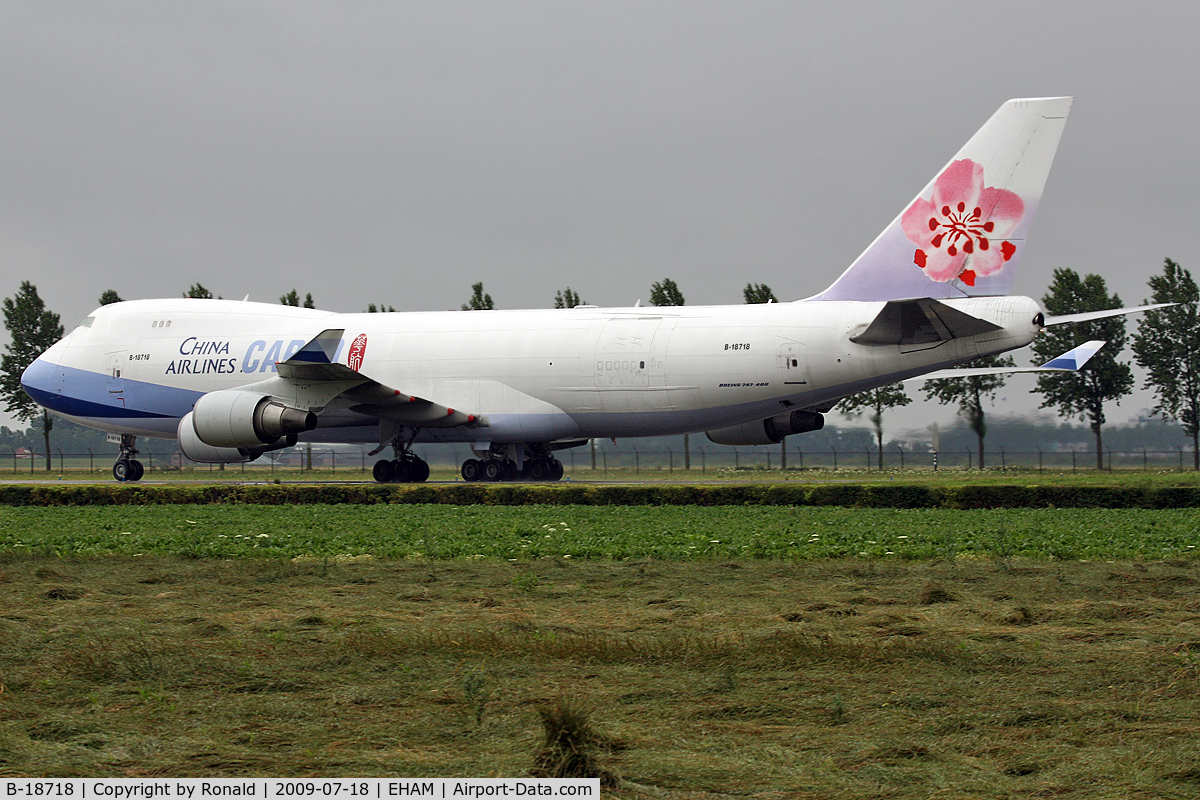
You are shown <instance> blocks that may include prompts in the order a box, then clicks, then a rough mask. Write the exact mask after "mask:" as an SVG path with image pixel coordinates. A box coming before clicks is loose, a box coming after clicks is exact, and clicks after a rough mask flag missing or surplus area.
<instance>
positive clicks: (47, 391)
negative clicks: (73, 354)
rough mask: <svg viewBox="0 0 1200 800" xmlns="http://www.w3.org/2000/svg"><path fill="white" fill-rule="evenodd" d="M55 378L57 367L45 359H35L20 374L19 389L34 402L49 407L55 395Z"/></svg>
mask: <svg viewBox="0 0 1200 800" xmlns="http://www.w3.org/2000/svg"><path fill="white" fill-rule="evenodd" d="M57 377H58V367H57V365H55V364H53V363H51V362H50V361H47V360H46V359H45V358H36V359H34V361H33V363H32V364H30V365H29V366H28V367H26V368H25V371H24V372H22V373H21V388H22V389H24V390H25V394H27V395H29V396H30V397H31V398H33V400H34V402H37V403H39V404H41V405H43V406H49V405H50V402H51V401H52V398H53V396H54V394H55V392H54V384H55V380H56V378H57Z"/></svg>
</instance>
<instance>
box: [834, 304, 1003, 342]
mask: <svg viewBox="0 0 1200 800" xmlns="http://www.w3.org/2000/svg"><path fill="white" fill-rule="evenodd" d="M998 330H1001V328H1000V326H999V325H995V324H993V323H991V322H988V321H987V320H985V319H980V318H979V317H973V316H971V315H970V314H964V313H963V312H961V311H959V310H958V309H956V308H951V307H950V306H948V305H946V304H945V303H940V302H938V301H937V300H934V299H933V298H931V297H918V298H914V299H910V300H889V301H888V302H887V303H885V304H884V306H883V310H882V311H880V312H879V313H878V314H877V315H876V316H875V319H874V320H872V321H871V324H870V325H868V326H867V327H866V329H865V330H863V331H862V332H861V333H854V334H851V336H850V341H852V342H854V343H855V344H874V345H888V344H891V345H897V344H898V345H910V344H930V343H933V342H944V341H946V340H948V339H958V338H961V337H964V336H976V335H978V334H981V333H990V332H992V331H998Z"/></svg>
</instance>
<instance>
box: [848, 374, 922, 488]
mask: <svg viewBox="0 0 1200 800" xmlns="http://www.w3.org/2000/svg"><path fill="white" fill-rule="evenodd" d="M911 402H912V398H911V397H909V396H908V393H907V392H905V391H904V384H902V383H893V384H890V385H888V386H880V387H879V388H877V389H870V390H868V391H865V392H859V393H858V394H852V395H850V396H849V397H847V398H846V399H845V400H843V401H842V407H841V409H840V411H841V412H842V413H843V414H850V415H853V416H858V415H859V414H862V413H864V412H866V411H870V412H871V413H870V415H869V416H868V417H867V419H868V420H870V421H871V427H873V428H874V429H875V441H876V443H877V444H878V446H879V468H880V469H883V412H884V411H887V410H888V409H889V408H899V407H900V406H906V405H908V404H909V403H911Z"/></svg>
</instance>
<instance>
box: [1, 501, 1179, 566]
mask: <svg viewBox="0 0 1200 800" xmlns="http://www.w3.org/2000/svg"><path fill="white" fill-rule="evenodd" d="M1198 549H1200V509H1173V510H1153V509H1066V510H1064V509H1051V508H1034V509H991V510H989V509H981V510H963V511H956V510H948V509H855V508H837V507H787V506H783V507H770V506H755V507H742V506H711V507H697V506H519V507H509V506H446V505H375V506H360V505H344V506H328V505H312V506H308V505H306V506H253V505H246V506H202V505H183V506H123V507H115V508H114V507H87V506H68V507H51V508H32V507H19V508H10V507H3V506H0V554H4V553H8V554H20V553H32V554H40V555H54V556H62V557H93V556H102V555H126V556H135V555H145V554H156V555H177V556H182V557H185V558H241V557H247V556H250V557H260V558H282V559H291V558H296V557H314V558H319V559H326V558H333V557H338V556H341V557H350V556H360V557H374V558H382V559H407V560H428V559H434V560H437V559H463V558H466V559H481V558H482V559H514V560H520V561H528V560H531V559H538V558H546V557H554V558H562V559H564V560H569V559H581V558H582V559H596V558H603V559H629V558H654V559H664V560H670V561H693V560H712V559H745V558H753V559H761V558H769V559H787V560H799V559H803V560H811V559H824V558H886V559H909V560H912V559H949V560H953V559H956V558H999V559H1010V558H1013V557H1022V558H1040V559H1057V560H1076V559H1131V558H1142V559H1163V558H1177V557H1188V556H1190V555H1194V554H1195V553H1196V552H1197V550H1198Z"/></svg>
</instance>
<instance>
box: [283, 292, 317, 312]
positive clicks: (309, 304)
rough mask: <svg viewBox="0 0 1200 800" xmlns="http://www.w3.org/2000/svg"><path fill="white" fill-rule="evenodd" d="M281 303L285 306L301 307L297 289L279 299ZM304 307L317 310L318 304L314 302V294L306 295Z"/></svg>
mask: <svg viewBox="0 0 1200 800" xmlns="http://www.w3.org/2000/svg"><path fill="white" fill-rule="evenodd" d="M279 302H280V303H281V304H283V305H285V306H297V307H298V306H299V305H300V295H299V294H298V293H297V292H296V290H295V289H292V290H291V291H290V292H288V293H287V294H285V295H281V296H280V298H279ZM304 307H305V308H316V307H317V306H316V303H314V302H313V298H312V294H306V295H304Z"/></svg>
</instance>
